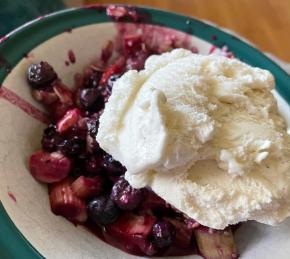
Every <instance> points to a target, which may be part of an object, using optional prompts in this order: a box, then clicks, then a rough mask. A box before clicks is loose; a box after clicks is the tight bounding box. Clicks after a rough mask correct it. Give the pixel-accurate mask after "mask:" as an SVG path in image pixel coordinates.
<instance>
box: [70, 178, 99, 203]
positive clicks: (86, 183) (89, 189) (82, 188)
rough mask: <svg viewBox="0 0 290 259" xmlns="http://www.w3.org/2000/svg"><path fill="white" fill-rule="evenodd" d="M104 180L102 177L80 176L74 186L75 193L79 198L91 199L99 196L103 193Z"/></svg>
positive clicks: (72, 186)
mask: <svg viewBox="0 0 290 259" xmlns="http://www.w3.org/2000/svg"><path fill="white" fill-rule="evenodd" d="M103 186H104V179H103V177H101V176H95V177H94V178H88V177H84V176H80V177H79V178H78V179H76V180H75V181H74V182H73V183H72V185H71V188H72V191H73V193H74V194H75V195H76V196H77V197H79V198H84V199H85V198H89V197H92V196H96V195H99V194H100V193H101V192H102V191H103Z"/></svg>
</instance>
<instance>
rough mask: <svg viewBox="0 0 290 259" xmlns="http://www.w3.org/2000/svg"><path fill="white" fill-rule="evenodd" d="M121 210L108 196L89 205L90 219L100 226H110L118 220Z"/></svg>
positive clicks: (99, 198)
mask: <svg viewBox="0 0 290 259" xmlns="http://www.w3.org/2000/svg"><path fill="white" fill-rule="evenodd" d="M119 214H120V210H119V209H118V207H117V206H116V205H115V203H114V202H113V201H112V200H111V199H110V198H109V197H107V196H99V197H97V198H94V199H93V200H91V201H90V202H89V204H88V215H89V218H90V219H91V220H92V221H93V222H95V223H96V224H99V225H108V224H111V223H113V222H115V221H116V220H117V218H118V217H119Z"/></svg>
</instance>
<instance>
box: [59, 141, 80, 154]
mask: <svg viewBox="0 0 290 259" xmlns="http://www.w3.org/2000/svg"><path fill="white" fill-rule="evenodd" d="M84 146H85V143H84V140H83V139H81V138H79V137H73V138H70V139H65V140H64V141H62V142H61V143H60V144H59V145H58V149H59V150H60V151H61V152H62V153H63V154H64V155H67V156H76V155H79V154H81V153H82V151H83V149H84Z"/></svg>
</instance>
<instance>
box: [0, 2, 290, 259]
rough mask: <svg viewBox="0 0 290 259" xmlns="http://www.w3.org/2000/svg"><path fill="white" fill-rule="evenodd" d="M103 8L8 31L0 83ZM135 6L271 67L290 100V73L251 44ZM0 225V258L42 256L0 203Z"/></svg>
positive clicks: (0, 49)
mask: <svg viewBox="0 0 290 259" xmlns="http://www.w3.org/2000/svg"><path fill="white" fill-rule="evenodd" d="M105 8H106V5H97V6H95V7H93V8H87V7H82V8H71V9H66V10H62V11H58V12H55V13H52V14H49V15H46V16H43V17H40V18H38V19H35V20H33V21H31V22H29V23H26V24H24V25H23V26H21V27H19V28H18V29H16V30H14V31H13V32H11V33H9V34H8V35H7V39H6V40H4V41H3V42H2V43H1V44H0V61H2V63H3V60H5V62H6V64H9V65H7V66H2V67H1V68H0V85H1V84H2V83H3V81H4V79H5V77H6V76H7V73H8V72H7V69H9V68H11V67H14V66H15V65H16V64H17V63H18V62H19V61H20V60H21V59H22V58H23V56H24V55H25V53H28V52H29V51H30V50H31V49H33V48H34V47H36V46H37V45H39V44H41V43H42V42H44V41H45V40H47V39H49V38H51V37H53V36H55V35H57V34H59V33H62V32H64V31H66V30H67V29H73V28H77V27H80V26H85V25H90V24H94V23H102V22H111V21H112V19H111V18H110V17H108V16H107V15H106V9H105ZM136 9H137V11H138V12H140V13H145V14H146V15H149V17H150V19H148V21H146V23H150V24H157V25H161V26H165V27H169V28H173V29H176V30H179V31H183V32H186V33H189V34H192V35H194V36H197V37H199V38H201V39H203V40H205V41H208V42H210V43H212V44H214V45H217V46H219V47H221V46H223V45H227V46H228V47H229V49H230V50H231V51H232V52H233V53H235V55H236V56H237V57H238V58H239V59H241V60H243V61H244V62H246V63H248V64H250V65H253V66H257V67H260V68H264V69H267V70H270V71H271V72H272V73H273V75H274V77H275V80H276V89H277V91H278V92H279V94H280V95H281V96H282V97H283V98H284V99H285V100H286V101H287V102H288V104H289V103H290V76H289V75H288V74H287V73H286V71H284V70H283V69H282V68H281V67H280V66H279V65H277V64H276V63H275V62H273V61H272V60H271V59H269V58H268V57H267V56H265V55H264V54H263V53H262V52H261V51H260V50H258V49H256V48H255V47H254V46H252V45H250V44H248V43H246V42H244V41H243V40H241V39H239V38H238V37H236V36H234V35H232V34H230V33H228V32H225V31H223V30H221V29H219V28H217V27H214V26H213V25H211V24H208V23H206V22H203V21H200V20H198V19H195V18H192V17H187V16H183V15H180V14H176V13H172V12H168V11H163V10H159V9H153V8H148V7H141V6H139V7H136ZM44 28H45V30H44ZM213 35H214V36H215V37H216V39H215V37H213ZM26 39H29V40H26ZM0 63H1V62H0ZM0 226H1V231H0V256H1V258H3V259H6V258H7V259H14V258H22V259H26V258H27V259H40V258H43V256H42V255H41V254H40V253H39V252H37V251H36V249H34V247H33V246H32V245H31V244H30V243H29V242H28V241H27V240H26V239H25V237H24V236H23V235H22V234H21V233H20V231H19V230H18V229H17V227H16V226H15V225H14V223H13V222H12V221H11V219H10V218H9V216H8V214H7V213H6V211H5V209H4V207H3V205H2V204H1V203H0Z"/></svg>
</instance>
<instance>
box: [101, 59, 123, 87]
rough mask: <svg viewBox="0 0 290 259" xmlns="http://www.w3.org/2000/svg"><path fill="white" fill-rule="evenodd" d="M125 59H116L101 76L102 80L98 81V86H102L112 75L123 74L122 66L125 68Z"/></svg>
mask: <svg viewBox="0 0 290 259" xmlns="http://www.w3.org/2000/svg"><path fill="white" fill-rule="evenodd" d="M125 63H126V61H125V59H124V57H120V58H118V59H117V60H116V61H115V63H113V64H112V65H111V66H109V67H108V68H107V69H106V70H105V72H104V73H103V75H102V78H101V80H100V85H104V84H105V83H106V82H107V81H108V79H109V78H110V77H111V76H112V75H113V74H118V73H121V72H123V70H124V66H125Z"/></svg>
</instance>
